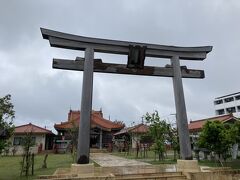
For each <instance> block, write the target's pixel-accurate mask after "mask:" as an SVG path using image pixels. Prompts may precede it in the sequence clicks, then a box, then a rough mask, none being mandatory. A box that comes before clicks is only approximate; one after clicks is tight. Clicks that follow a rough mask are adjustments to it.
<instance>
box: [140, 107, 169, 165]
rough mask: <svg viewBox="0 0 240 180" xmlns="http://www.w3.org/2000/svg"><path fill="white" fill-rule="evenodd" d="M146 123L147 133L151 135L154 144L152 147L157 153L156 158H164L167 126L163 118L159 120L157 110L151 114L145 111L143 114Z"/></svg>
mask: <svg viewBox="0 0 240 180" xmlns="http://www.w3.org/2000/svg"><path fill="white" fill-rule="evenodd" d="M144 118H145V120H146V122H147V124H149V134H150V136H151V137H152V139H153V141H154V144H153V149H154V151H155V153H157V154H158V159H159V161H160V160H163V159H164V152H165V151H166V148H165V143H166V141H167V139H168V126H169V124H167V122H166V121H165V120H161V119H160V117H159V115H158V112H157V111H155V112H154V113H152V114H149V113H147V114H146V115H145V116H144Z"/></svg>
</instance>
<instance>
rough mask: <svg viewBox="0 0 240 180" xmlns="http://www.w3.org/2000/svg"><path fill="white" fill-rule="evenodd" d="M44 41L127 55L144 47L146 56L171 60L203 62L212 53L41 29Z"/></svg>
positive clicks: (77, 48) (191, 48)
mask: <svg viewBox="0 0 240 180" xmlns="http://www.w3.org/2000/svg"><path fill="white" fill-rule="evenodd" d="M41 33H42V36H43V38H44V39H48V40H49V42H50V45H51V46H52V47H59V48H66V49H74V50H85V49H86V48H87V47H92V48H93V49H94V51H95V52H102V53H112V54H123V55H128V52H129V46H130V45H133V46H142V47H143V46H144V47H146V56H148V57H159V58H171V57H173V56H178V57H179V58H180V59H183V60H204V59H205V58H206V54H207V53H209V52H211V51H212V46H199V47H179V46H167V45H157V44H148V43H138V42H128V41H118V40H109V39H100V38H92V37H84V36H78V35H73V34H68V33H63V32H59V31H54V30H50V29H45V28H41Z"/></svg>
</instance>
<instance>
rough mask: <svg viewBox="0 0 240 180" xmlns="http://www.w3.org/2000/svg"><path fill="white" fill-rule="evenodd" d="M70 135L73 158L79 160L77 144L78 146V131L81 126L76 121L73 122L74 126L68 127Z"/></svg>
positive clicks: (74, 160)
mask: <svg viewBox="0 0 240 180" xmlns="http://www.w3.org/2000/svg"><path fill="white" fill-rule="evenodd" d="M67 132H68V135H69V137H70V139H71V149H70V150H71V156H72V158H73V162H76V160H77V146H78V132H79V127H78V126H77V124H76V123H74V122H72V128H70V129H68V131H67Z"/></svg>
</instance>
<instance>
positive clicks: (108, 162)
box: [90, 153, 150, 167]
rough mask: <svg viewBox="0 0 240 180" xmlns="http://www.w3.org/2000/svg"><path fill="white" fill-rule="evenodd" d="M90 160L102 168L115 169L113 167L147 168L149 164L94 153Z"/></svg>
mask: <svg viewBox="0 0 240 180" xmlns="http://www.w3.org/2000/svg"><path fill="white" fill-rule="evenodd" d="M90 158H91V159H92V160H93V161H95V162H96V163H97V164H99V165H100V166H102V167H113V166H146V165H150V164H149V163H145V162H141V161H137V160H133V159H126V158H122V157H118V156H114V155H110V154H107V153H92V154H91V155H90Z"/></svg>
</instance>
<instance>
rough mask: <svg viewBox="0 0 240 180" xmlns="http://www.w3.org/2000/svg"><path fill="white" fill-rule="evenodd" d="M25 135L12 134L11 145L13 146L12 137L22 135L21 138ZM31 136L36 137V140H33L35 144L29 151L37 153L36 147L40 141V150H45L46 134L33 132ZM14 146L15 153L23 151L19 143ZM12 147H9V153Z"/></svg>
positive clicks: (19, 153)
mask: <svg viewBox="0 0 240 180" xmlns="http://www.w3.org/2000/svg"><path fill="white" fill-rule="evenodd" d="M25 136H26V135H14V136H13V137H12V138H11V141H12V146H14V145H13V141H14V137H22V138H23V137H25ZM32 136H33V137H35V138H36V141H35V145H34V146H33V147H31V148H30V151H31V152H32V153H34V154H37V153H38V147H39V146H40V144H41V143H42V150H45V139H46V135H45V134H33V135H32ZM15 148H16V150H17V151H16V155H22V154H23V153H24V150H23V147H22V146H21V145H15ZM12 149H13V147H11V148H10V152H9V154H12Z"/></svg>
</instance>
